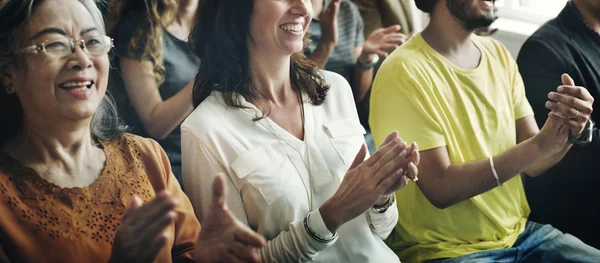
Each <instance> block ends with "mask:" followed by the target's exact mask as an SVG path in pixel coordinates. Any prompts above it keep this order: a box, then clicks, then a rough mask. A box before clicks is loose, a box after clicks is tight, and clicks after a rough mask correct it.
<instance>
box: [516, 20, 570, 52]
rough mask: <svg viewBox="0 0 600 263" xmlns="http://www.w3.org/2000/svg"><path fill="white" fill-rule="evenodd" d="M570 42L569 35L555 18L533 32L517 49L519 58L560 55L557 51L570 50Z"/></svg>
mask: <svg viewBox="0 0 600 263" xmlns="http://www.w3.org/2000/svg"><path fill="white" fill-rule="evenodd" d="M572 45H573V44H572V43H571V41H570V39H569V36H568V34H567V33H566V32H564V31H563V30H562V29H561V28H560V27H559V25H558V22H557V21H556V19H554V20H551V21H550V22H548V23H546V24H545V25H543V26H542V27H541V28H540V29H538V30H537V31H536V32H535V33H533V34H532V35H531V36H530V37H529V38H528V39H527V40H526V41H525V43H524V44H523V46H522V47H521V50H520V51H519V59H523V58H525V57H528V58H533V57H541V56H550V57H555V58H557V57H560V55H559V53H562V51H564V52H565V53H570V52H571V50H572V49H571V48H570V47H571V46H572Z"/></svg>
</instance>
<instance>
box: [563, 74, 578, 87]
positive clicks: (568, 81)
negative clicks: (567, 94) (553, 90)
mask: <svg viewBox="0 0 600 263" xmlns="http://www.w3.org/2000/svg"><path fill="white" fill-rule="evenodd" d="M561 80H562V83H563V85H567V86H575V81H574V80H573V78H571V76H569V74H566V73H565V74H562V76H561Z"/></svg>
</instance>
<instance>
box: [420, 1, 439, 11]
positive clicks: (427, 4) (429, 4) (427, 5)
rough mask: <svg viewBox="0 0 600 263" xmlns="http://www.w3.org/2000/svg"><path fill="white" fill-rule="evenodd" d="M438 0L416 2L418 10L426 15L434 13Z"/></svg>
mask: <svg viewBox="0 0 600 263" xmlns="http://www.w3.org/2000/svg"><path fill="white" fill-rule="evenodd" d="M436 1H437V0H415V4H416V5H417V8H419V9H420V10H421V11H423V12H425V13H431V12H433V6H434V5H435V2H436Z"/></svg>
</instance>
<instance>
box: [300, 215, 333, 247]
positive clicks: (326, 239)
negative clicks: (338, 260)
mask: <svg viewBox="0 0 600 263" xmlns="http://www.w3.org/2000/svg"><path fill="white" fill-rule="evenodd" d="M311 214H312V212H309V213H308V214H307V215H306V217H304V229H306V232H308V234H309V235H310V236H311V237H312V238H314V239H315V240H317V241H319V242H321V243H329V242H331V241H333V240H335V239H336V238H337V237H338V234H337V232H336V233H334V234H333V236H332V237H330V238H325V237H322V236H320V235H319V234H317V233H315V231H313V230H312V228H311V227H310V224H309V223H308V220H309V219H310V215H311Z"/></svg>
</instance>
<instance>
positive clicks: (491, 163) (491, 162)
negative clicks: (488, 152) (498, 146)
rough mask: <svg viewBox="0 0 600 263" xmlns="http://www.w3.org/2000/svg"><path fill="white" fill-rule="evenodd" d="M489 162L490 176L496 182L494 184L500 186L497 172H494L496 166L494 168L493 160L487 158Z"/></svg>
mask: <svg viewBox="0 0 600 263" xmlns="http://www.w3.org/2000/svg"><path fill="white" fill-rule="evenodd" d="M488 159H489V160H490V168H491V169H492V174H493V175H494V179H495V180H496V184H497V185H498V186H502V182H501V181H500V177H499V176H498V172H496V166H494V158H493V157H490V158H488Z"/></svg>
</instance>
